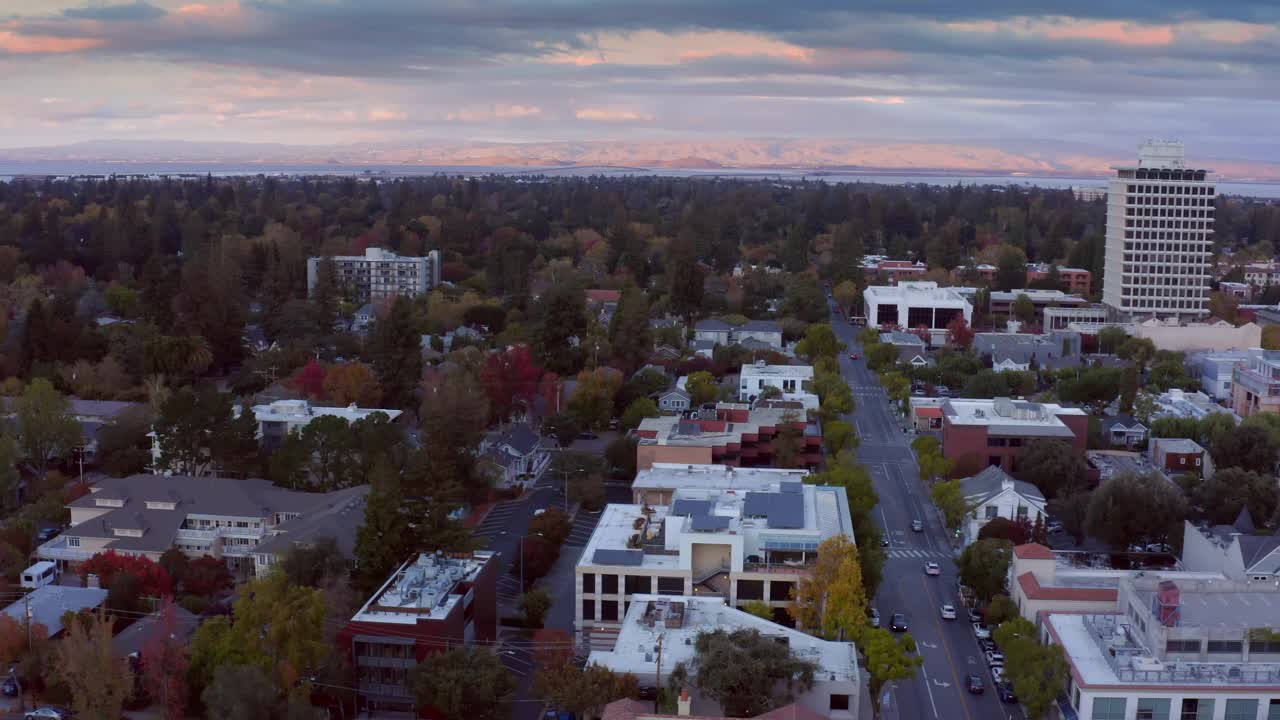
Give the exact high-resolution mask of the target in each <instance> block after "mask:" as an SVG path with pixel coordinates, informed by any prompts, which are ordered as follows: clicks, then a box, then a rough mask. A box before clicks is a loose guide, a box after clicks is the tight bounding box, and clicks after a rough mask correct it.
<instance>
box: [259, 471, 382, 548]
mask: <svg viewBox="0 0 1280 720" xmlns="http://www.w3.org/2000/svg"><path fill="white" fill-rule="evenodd" d="M349 490H350V492H349V493H348V492H347V491H342V490H340V491H338V492H334V493H328V494H329V495H330V496H332V497H331V502H329V503H328V504H326V505H324V506H321V507H318V508H313V509H312V510H311V511H309V512H306V513H303V514H302V515H299V516H298V517H296V518H294V519H292V520H286V521H285V522H283V523H280V524H279V525H277V526H276V527H275V528H274V529H273V530H272V531H271V534H270V535H268V536H267V537H265V538H263V540H262V542H260V543H258V545H257V546H256V547H255V548H254V549H253V552H255V553H259V554H267V553H269V554H272V555H281V556H283V555H285V554H286V553H288V552H289V549H290V548H293V547H294V546H297V545H304V546H305V545H310V544H312V543H314V542H316V541H317V540H319V539H321V538H326V537H328V538H333V539H334V541H336V542H337V544H338V550H340V551H342V554H343V556H344V557H347V558H354V557H355V551H356V533H357V532H359V530H360V526H361V525H363V524H364V510H365V503H366V501H367V499H368V495H369V486H368V485H361V486H359V487H354V488H349Z"/></svg>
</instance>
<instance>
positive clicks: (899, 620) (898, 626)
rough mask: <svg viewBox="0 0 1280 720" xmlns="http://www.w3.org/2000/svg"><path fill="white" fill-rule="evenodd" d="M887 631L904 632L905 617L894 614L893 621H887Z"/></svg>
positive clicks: (900, 614)
mask: <svg viewBox="0 0 1280 720" xmlns="http://www.w3.org/2000/svg"><path fill="white" fill-rule="evenodd" d="M889 629H890V630H892V631H894V632H906V631H907V616H906V615H903V614H902V613H894V614H893V619H892V620H890V621H889Z"/></svg>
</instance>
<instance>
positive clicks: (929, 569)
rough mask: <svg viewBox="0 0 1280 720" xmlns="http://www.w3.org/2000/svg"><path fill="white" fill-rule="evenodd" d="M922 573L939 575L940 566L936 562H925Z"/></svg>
mask: <svg viewBox="0 0 1280 720" xmlns="http://www.w3.org/2000/svg"><path fill="white" fill-rule="evenodd" d="M924 574H925V575H941V574H942V568H941V567H939V566H938V563H936V562H927V563H925V564H924Z"/></svg>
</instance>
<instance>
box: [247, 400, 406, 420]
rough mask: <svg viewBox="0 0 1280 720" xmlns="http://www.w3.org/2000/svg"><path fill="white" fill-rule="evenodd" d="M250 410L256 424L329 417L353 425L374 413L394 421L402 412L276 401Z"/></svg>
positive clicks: (296, 401) (302, 401)
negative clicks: (340, 419) (337, 418)
mask: <svg viewBox="0 0 1280 720" xmlns="http://www.w3.org/2000/svg"><path fill="white" fill-rule="evenodd" d="M252 409H253V417H254V418H255V419H256V420H257V421H258V422H310V421H311V420H312V419H314V418H317V417H322V416H325V415H329V416H332V417H339V418H342V419H343V420H346V421H347V422H349V423H354V422H356V421H358V420H363V419H365V418H367V417H369V416H370V415H372V414H374V413H384V414H386V416H387V418H388V419H389V420H395V419H396V418H398V417H400V414H401V412H402V411H401V410H385V409H381V408H358V407H356V406H355V404H354V403H353V404H351V405H348V406H347V407H317V406H315V405H312V404H311V403H309V402H307V401H306V400H277V401H275V402H273V403H271V404H270V405H254V406H253V408H252Z"/></svg>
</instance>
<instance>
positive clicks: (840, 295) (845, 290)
mask: <svg viewBox="0 0 1280 720" xmlns="http://www.w3.org/2000/svg"><path fill="white" fill-rule="evenodd" d="M831 295H832V297H834V298H835V300H836V302H837V303H838V304H839V305H840V307H842V308H844V309H845V312H849V311H850V309H851V308H853V304H854V303H855V302H857V301H858V298H859V297H861V296H862V291H861V290H859V289H858V286H857V284H856V283H854V282H853V281H852V280H842V281H840V282H839V283H837V284H836V286H835V288H833V289H832V290H831Z"/></svg>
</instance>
